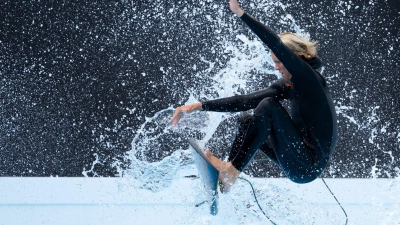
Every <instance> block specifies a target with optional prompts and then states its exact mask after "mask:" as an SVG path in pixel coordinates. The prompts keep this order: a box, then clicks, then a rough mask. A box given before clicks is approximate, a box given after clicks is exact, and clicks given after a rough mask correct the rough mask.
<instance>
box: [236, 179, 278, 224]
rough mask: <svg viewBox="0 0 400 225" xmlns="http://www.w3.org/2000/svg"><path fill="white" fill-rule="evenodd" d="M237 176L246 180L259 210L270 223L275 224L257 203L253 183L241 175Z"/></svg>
mask: <svg viewBox="0 0 400 225" xmlns="http://www.w3.org/2000/svg"><path fill="white" fill-rule="evenodd" d="M238 178H239V179H241V180H244V181H247V183H249V184H250V187H251V190H252V191H253V196H254V199H255V200H256V203H257V205H258V208H260V210H261V212H262V213H263V214H264V216H265V217H267V219H268V220H269V221H270V222H271V223H272V224H274V225H276V223H274V221H272V220H271V218H269V216H268V215H267V214H266V213H265V212H264V210H263V209H262V208H261V206H260V204H259V203H258V200H257V196H256V192H255V191H254V187H253V185H252V184H251V182H250V181H249V180H247V179H245V178H242V177H238Z"/></svg>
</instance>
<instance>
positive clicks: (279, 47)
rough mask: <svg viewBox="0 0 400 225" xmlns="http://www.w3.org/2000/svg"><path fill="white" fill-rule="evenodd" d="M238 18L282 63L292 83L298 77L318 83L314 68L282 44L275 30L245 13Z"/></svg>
mask: <svg viewBox="0 0 400 225" xmlns="http://www.w3.org/2000/svg"><path fill="white" fill-rule="evenodd" d="M240 18H241V20H242V21H243V22H244V23H246V25H247V26H248V27H249V28H250V29H251V30H252V31H253V32H254V33H255V34H256V35H257V36H258V37H259V38H260V39H261V41H262V42H264V44H266V45H267V46H268V48H269V49H271V51H272V52H273V53H274V54H275V56H276V57H277V58H278V59H279V60H280V61H281V62H282V63H283V65H284V66H285V68H286V69H287V70H288V71H289V73H290V74H291V75H292V79H293V83H296V82H295V80H299V79H301V83H303V84H304V83H308V82H311V83H309V85H310V86H311V87H312V85H315V84H317V83H318V84H319V83H320V82H319V79H318V78H317V77H316V75H315V73H314V70H313V69H312V68H311V67H310V66H309V65H308V64H307V62H305V61H304V60H302V59H301V58H300V57H298V56H297V55H296V54H295V53H294V52H293V51H292V50H290V49H289V48H288V47H287V46H286V45H284V44H283V43H282V41H281V39H280V38H279V37H278V35H277V34H275V32H273V31H272V30H271V29H269V28H268V27H266V26H264V25H263V24H262V23H260V22H259V21H257V20H256V19H254V18H253V17H251V16H250V15H248V14H247V13H245V14H243V16H242V17H240ZM307 86H308V85H307ZM296 88H297V87H296Z"/></svg>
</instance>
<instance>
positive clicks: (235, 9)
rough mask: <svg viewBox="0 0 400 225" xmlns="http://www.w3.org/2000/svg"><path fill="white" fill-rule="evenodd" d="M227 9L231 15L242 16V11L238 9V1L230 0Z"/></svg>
mask: <svg viewBox="0 0 400 225" xmlns="http://www.w3.org/2000/svg"><path fill="white" fill-rule="evenodd" d="M229 8H230V9H231V11H232V12H233V13H235V14H236V15H237V16H238V17H241V16H243V14H244V11H243V10H242V9H241V8H240V6H239V3H238V0H230V1H229Z"/></svg>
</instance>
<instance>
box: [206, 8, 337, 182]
mask: <svg viewBox="0 0 400 225" xmlns="http://www.w3.org/2000/svg"><path fill="white" fill-rule="evenodd" d="M241 19H242V20H243V21H244V22H245V23H246V24H247V25H248V26H249V27H250V29H251V30H252V31H253V32H254V33H255V34H256V35H257V36H258V37H259V38H260V39H261V40H262V41H263V42H264V43H265V44H266V45H267V46H268V47H269V48H270V49H271V51H272V52H273V53H274V54H275V56H276V57H277V58H278V59H279V60H280V61H281V62H282V63H283V65H284V66H285V68H286V69H287V70H288V71H289V73H290V74H291V75H292V78H291V80H290V81H286V80H285V79H279V80H277V81H276V82H275V83H273V84H272V85H270V86H269V87H268V88H266V89H264V90H261V91H257V92H254V93H250V94H246V95H238V96H233V97H229V98H222V99H217V100H211V101H204V102H202V104H203V106H202V107H203V110H207V111H218V112H240V111H246V110H249V109H254V112H253V115H247V116H245V117H242V118H240V119H239V131H238V133H237V135H236V139H235V141H234V143H233V145H232V150H231V153H230V156H229V161H231V162H232V164H233V166H234V167H235V168H236V169H238V170H239V171H243V170H244V169H245V168H246V166H247V165H248V164H249V162H250V161H251V159H252V158H253V157H254V155H255V153H256V152H257V151H258V150H259V149H261V150H262V151H263V152H264V153H265V154H266V155H267V156H268V157H269V158H270V159H271V160H272V161H274V162H275V163H276V164H277V165H279V166H280V167H281V168H282V170H283V171H284V172H285V174H286V175H287V177H288V178H289V179H290V180H292V181H294V182H296V183H307V182H311V181H313V180H314V179H316V178H317V177H318V176H319V175H320V174H321V173H322V171H323V169H324V168H325V166H326V165H327V163H328V161H329V159H330V158H331V156H332V153H333V151H334V149H335V146H336V141H337V121H336V112H335V107H334V105H333V101H332V97H331V94H330V92H329V90H328V87H327V84H326V81H325V79H324V78H323V77H322V76H321V75H320V74H319V73H318V71H316V70H315V69H317V68H319V67H320V65H321V64H320V61H319V59H318V58H314V59H311V60H306V59H302V58H300V57H298V56H297V55H296V54H294V53H293V51H291V50H290V49H289V48H288V47H286V46H285V45H284V44H283V43H282V41H281V40H280V38H279V37H278V36H277V35H276V34H275V33H274V32H273V31H271V30H270V29H269V28H267V27H265V26H264V25H263V24H261V23H260V22H258V21H257V20H255V19H254V18H252V17H251V16H249V15H247V14H244V15H243V16H242V17H241ZM283 99H289V100H290V108H291V117H290V116H289V114H288V112H287V111H286V110H285V109H284V108H283V107H282V105H281V104H280V103H279V101H280V100H283Z"/></svg>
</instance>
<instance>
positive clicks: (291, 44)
mask: <svg viewBox="0 0 400 225" xmlns="http://www.w3.org/2000/svg"><path fill="white" fill-rule="evenodd" d="M279 37H280V38H281V40H282V42H283V43H284V44H285V45H286V46H287V47H288V48H289V49H291V50H292V51H293V52H294V53H296V54H297V55H298V56H300V57H303V58H305V59H311V58H315V57H317V46H318V42H317V41H309V40H308V39H306V38H301V37H299V36H297V35H296V34H294V33H291V32H285V33H282V34H280V35H279Z"/></svg>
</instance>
